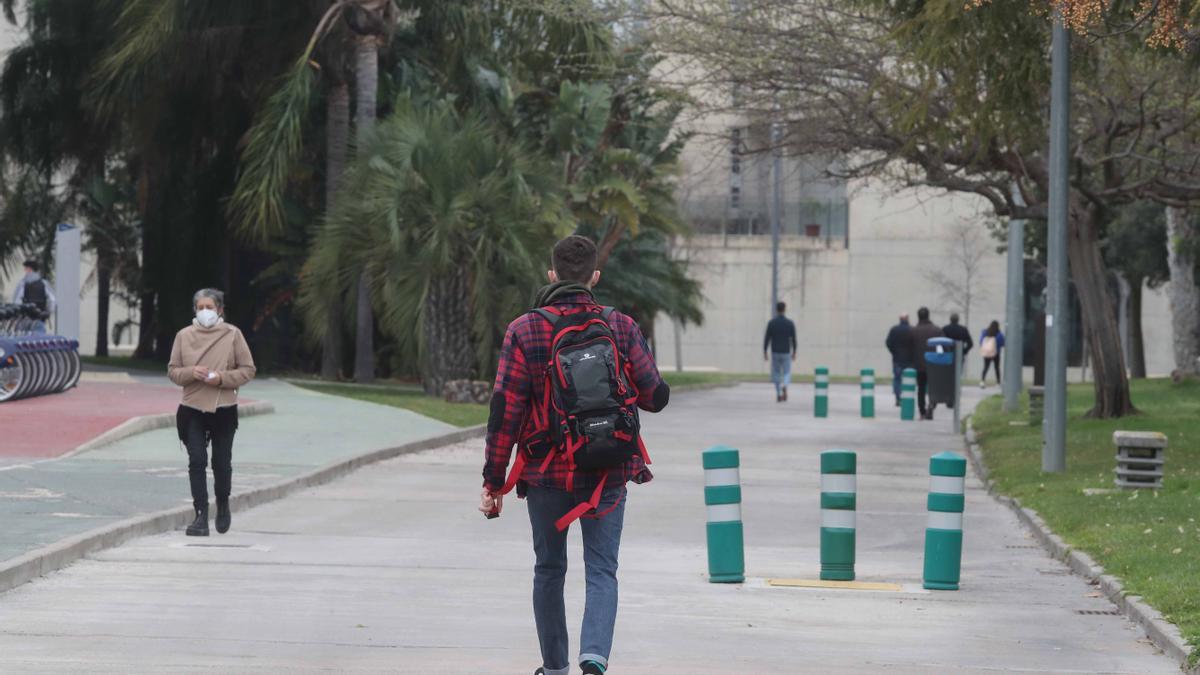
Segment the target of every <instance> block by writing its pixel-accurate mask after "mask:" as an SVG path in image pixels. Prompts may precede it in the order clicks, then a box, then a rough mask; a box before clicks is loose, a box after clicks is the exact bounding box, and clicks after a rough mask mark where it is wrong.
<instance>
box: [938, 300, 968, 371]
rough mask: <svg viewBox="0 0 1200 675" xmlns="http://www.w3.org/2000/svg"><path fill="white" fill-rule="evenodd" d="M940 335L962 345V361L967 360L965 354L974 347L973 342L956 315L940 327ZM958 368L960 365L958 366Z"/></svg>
mask: <svg viewBox="0 0 1200 675" xmlns="http://www.w3.org/2000/svg"><path fill="white" fill-rule="evenodd" d="M942 333H943V334H944V335H945V336H946V337H948V338H950V339H951V340H955V341H957V342H961V343H963V353H962V355H963V361H964V362H965V361H966V360H967V353H968V352H970V351H971V347H974V346H975V341H974V340H972V339H971V331H970V329H968V328H967V327H966V326H964V325H962V324H960V323H959V322H958V313H957V312H956V313H954V314H951V315H950V323H949V324H947V325H945V326H943V327H942ZM958 365H959V366H960V367H961V366H962V364H961V363H960V364H958Z"/></svg>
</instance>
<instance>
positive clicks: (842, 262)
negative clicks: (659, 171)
mask: <svg viewBox="0 0 1200 675" xmlns="http://www.w3.org/2000/svg"><path fill="white" fill-rule="evenodd" d="M702 122H703V121H702ZM730 122H731V119H730V118H729V117H728V116H723V117H722V118H720V119H719V120H710V121H708V122H707V123H705V124H703V126H702V129H705V130H707V131H708V133H701V134H700V135H698V136H697V137H696V138H695V139H693V141H692V142H691V143H690V144H689V146H688V148H687V151H686V152H685V154H684V158H683V163H684V177H683V179H682V180H681V202H682V204H683V207H684V209H685V211H686V212H687V213H688V215H689V218H690V220H691V222H692V224H693V226H694V229H695V230H696V233H695V234H694V235H692V236H690V237H688V238H684V239H680V240H679V241H678V242H677V255H679V256H681V257H683V258H685V259H687V260H688V261H689V264H690V266H691V270H692V274H693V275H694V276H695V277H696V278H697V279H699V280H700V281H701V283H702V285H703V294H704V309H705V317H706V319H705V323H704V325H702V326H690V327H687V328H686V329H684V330H683V331H682V333H681V334H680V335H679V337H678V339H674V331H675V330H676V327H675V326H674V325H673V324H672V323H671V321H670V319H665V318H664V319H660V325H658V326H656V334H657V349H658V355H659V360H660V362H661V363H662V364H663V367H664V368H671V367H674V366H675V364H677V363H679V362H681V363H682V365H683V367H684V368H685V369H719V370H723V371H730V372H743V373H757V372H766V371H767V366H766V364H765V363H764V362H763V357H762V342H763V330H764V327H765V324H766V322H767V320H768V319H770V317H771V316H772V307H771V276H772V264H771V255H772V246H771V239H772V237H771V234H770V232H771V229H770V216H771V213H772V209H771V199H770V193H771V183H772V180H771V166H772V163H773V162H772V161H771V159H772V158H771V157H770V155H769V154H766V153H761V152H759V153H757V154H748V153H747V152H746V149H747V145H746V144H744V141H743V139H745V138H746V137H747V136H748V135H749V132H748V131H745V130H742V131H734V130H733V129H734V128H733V127H730V126H729V123H730ZM720 125H724V128H725V129H726V130H727V131H726V132H724V133H723V134H722V133H712V131H713V129H714V128H718V129H720V128H721V126H720ZM722 135H724V139H722ZM748 145H749V147H750V148H751V149H752V148H753V144H748ZM758 147H762V145H761V144H759V146H758ZM834 162H836V159H834V160H822V161H813V160H811V159H808V160H804V161H800V160H796V159H791V158H784V159H783V160H782V162H781V163H782V165H783V171H782V172H781V174H782V181H781V182H782V184H783V198H782V202H783V209H782V216H783V217H782V219H781V220H782V228H781V229H782V232H783V235H782V237H781V245H780V253H779V288H780V291H779V293H780V299H781V300H783V301H784V302H786V303H787V304H788V315H789V316H790V317H791V318H792V319H793V320H794V321H795V322H796V327H797V332H798V338H799V345H800V348H799V356H798V359H797V363H796V370H797V371H798V372H812V369H813V368H814V367H816V366H827V367H829V368H830V369H831V371H832V372H833V373H835V374H857V373H858V371H859V369H860V368H865V367H873V368H875V371H876V373H878V374H890V373H891V362H890V357H889V355H888V352H887V351H886V349H885V348H884V338H885V336H886V334H887V331H888V329H889V327H890V326H892V325H893V324H895V323H896V321H897V317H898V314H899V313H900V312H902V311H905V312H908V313H910V314H911V315H912V317H913V321H914V323H915V319H916V311H917V308H918V307H920V306H928V307H929V308H930V310H931V312H932V314H933V320H934V322H935V323H938V324H939V325H942V324H945V323H947V322H948V317H949V314H950V313H951V312H952V311H957V312H958V313H960V314H962V315H963V316H964V319H966V318H967V315H968V308H967V307H966V306H965V303H963V302H962V299H961V298H958V299H955V298H953V297H951V296H952V295H956V294H947V293H945V292H944V291H945V289H944V288H943V284H944V282H945V281H946V280H952V281H953V282H954V283H955V285H957V286H960V287H961V286H962V285H963V284H964V282H965V280H966V279H965V276H966V270H965V269H964V267H965V262H964V256H963V255H961V249H962V241H961V238H962V236H963V235H962V234H961V233H962V232H963V231H964V230H969V231H970V232H972V233H973V235H972V236H973V237H974V239H973V242H972V245H973V246H975V247H977V248H978V249H979V251H978V254H979V255H978V260H977V261H976V262H975V263H973V264H972V265H970V267H971V268H972V269H971V270H970V272H971V274H970V275H971V277H972V279H971V283H972V287H973V293H972V296H973V297H972V298H971V303H970V307H969V325H968V327H969V328H970V330H971V332H972V335H973V336H978V335H979V333H980V331H981V330H982V329H983V328H985V327H986V326H987V323H988V322H990V321H991V320H993V319H995V320H998V321H1000V323H1001V326H1002V328H1003V326H1004V318H1005V289H1006V267H1005V255H1004V254H1003V253H1001V252H999V251H998V249H999V248H1000V246H1001V243H1002V242H1000V241H998V240H996V239H995V238H993V237H991V236H990V234H989V233H988V231H987V228H986V222H987V220H988V219H989V218H994V216H990V215H989V211H988V206H987V204H986V202H984V200H982V199H981V198H977V197H974V196H971V195H963V194H947V193H944V192H940V191H934V190H919V189H899V188H897V187H896V185H894V184H889V183H888V182H887V181H884V180H873V181H862V180H855V181H851V182H849V183H847V182H844V181H838V180H831V179H829V178H827V177H826V175H825V174H826V172H825V171H824V166H830V165H835V164H833V163H834ZM1026 266H1027V269H1028V268H1031V267H1034V265H1033V263H1032V262H1031V261H1027V265H1026ZM1028 276H1029V273H1027V278H1028ZM1039 292H1040V286H1036V285H1034V286H1030V285H1027V293H1029V294H1031V295H1032V296H1034V297H1032V298H1031V300H1032V301H1033V302H1036V301H1037V298H1036V295H1037V294H1038V293H1039ZM957 295H961V293H958V294H957ZM1143 302H1144V306H1143V326H1144V335H1145V345H1146V362H1147V370H1148V372H1149V373H1151V374H1165V373H1168V372H1169V371H1170V370H1171V367H1172V365H1171V364H1172V361H1171V359H1172V356H1171V347H1170V345H1171V335H1170V320H1169V310H1168V307H1167V302H1166V299H1165V296H1164V295H1163V293H1162V292H1161V291H1155V290H1150V289H1147V290H1146V292H1145V295H1144V300H1143ZM1027 304H1028V303H1027ZM1076 311H1077V308H1076ZM1077 320H1078V319H1077V318H1076V321H1077ZM1030 323H1031V321H1030ZM1031 330H1032V327H1031V328H1030V331H1031ZM1027 335H1029V336H1030V338H1029V339H1027V342H1028V343H1032V341H1033V340H1032V338H1031V333H1030V332H1028V331H1027ZM1076 342H1077V344H1076V345H1075V347H1074V352H1075V354H1076V355H1077V357H1078V354H1080V353H1082V351H1083V350H1082V348H1081V340H1079V339H1078V338H1077V340H1076ZM677 343H678V345H679V348H680V350H679V352H678V353H677V351H676V344H677ZM1027 354H1030V352H1029V351H1027ZM1006 356H1007V355H1006ZM981 367H982V362H981V360H980V358H979V356H978V353H977V351H976V352H973V353H972V354H971V355H970V356H969V358H968V361H967V374H968V375H969V376H973V377H978V375H979V371H980V369H981Z"/></svg>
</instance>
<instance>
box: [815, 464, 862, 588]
mask: <svg viewBox="0 0 1200 675" xmlns="http://www.w3.org/2000/svg"><path fill="white" fill-rule="evenodd" d="M857 472H858V462H857V457H856V455H855V454H854V453H853V452H851V451H849V450H826V451H825V452H822V453H821V578H822V579H825V580H828V581H854V536H855V522H854V515H855V513H854V512H855V508H856V506H857V504H856V502H857V501H858V494H857V493H858V489H857V482H856V477H857Z"/></svg>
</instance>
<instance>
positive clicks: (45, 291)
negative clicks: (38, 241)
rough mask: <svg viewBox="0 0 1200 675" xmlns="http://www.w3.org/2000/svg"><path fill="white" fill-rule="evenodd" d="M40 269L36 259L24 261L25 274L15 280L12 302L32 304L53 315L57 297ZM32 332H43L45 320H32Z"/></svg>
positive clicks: (44, 330)
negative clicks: (15, 287) (15, 286)
mask: <svg viewBox="0 0 1200 675" xmlns="http://www.w3.org/2000/svg"><path fill="white" fill-rule="evenodd" d="M40 271H41V265H39V264H38V261H36V260H26V261H25V276H24V277H22V278H21V280H20V281H19V282H17V290H16V291H15V292H14V293H13V303H15V304H18V305H20V304H23V303H25V304H30V305H34V306H36V307H37V308H38V309H40V310H41V311H43V312H45V313H46V315H53V314H54V308H55V306H56V305H57V304H58V299H57V298H55V297H54V289H53V288H50V284H49V282H47V281H46V280H45V279H43V278H42V276H41V275H40V274H39V272H40ZM33 332H35V333H45V332H46V322H45V320H42V319H38V320H37V321H36V322H34V327H33Z"/></svg>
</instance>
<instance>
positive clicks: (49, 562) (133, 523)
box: [0, 425, 486, 593]
mask: <svg viewBox="0 0 1200 675" xmlns="http://www.w3.org/2000/svg"><path fill="white" fill-rule="evenodd" d="M485 431H486V427H485V426H483V425H480V426H476V427H468V428H466V429H461V430H459V431H455V432H451V433H448V434H443V435H441V436H434V437H432V438H426V439H424V440H420V441H413V442H412V443H406V444H404V445H400V446H395V447H391V448H383V449H380V450H373V451H371V452H366V453H363V454H361V455H357V456H354V457H350V458H349V459H343V460H338V461H335V462H332V463H330V464H326V465H325V466H323V467H321V468H318V469H315V470H313V471H310V472H308V473H305V474H301V475H299V476H295V477H292V478H288V479H285V480H282V481H279V482H277V483H274V484H272V485H267V486H264V487H260V488H257V489H254V490H250V491H249V492H245V493H242V494H238V495H234V496H233V497H232V498H231V499H230V500H229V501H230V507H231V508H233V509H234V510H236V511H245V510H247V509H251V508H253V507H255V506H259V505H261V504H265V503H267V502H272V501H275V500H277V499H282V498H283V497H286V496H288V495H290V494H292V493H294V492H298V491H300V490H303V489H305V488H310V487H315V486H317V485H324V484H325V483H329V482H332V481H334V480H337V479H338V478H341V477H343V476H345V475H347V474H349V473H351V472H353V471H355V470H357V469H360V468H362V467H364V466H367V465H368V464H374V463H376V462H382V461H384V460H388V459H393V458H395V457H399V456H401V455H409V454H413V453H417V452H422V451H425V450H432V449H434V448H439V447H442V446H444V445H451V444H453V443H459V442H462V441H467V440H471V439H473V438H478V437H480V436H482V435H483V434H484V432H485ZM193 515H194V514H193V511H192V507H191V506H178V507H175V508H171V509H166V510H163V511H157V512H155V513H148V514H142V515H138V516H133V517H131V518H127V519H125V520H122V521H120V522H117V523H113V524H111V525H107V526H105V527H100V528H96V529H94V530H91V531H89V532H84V533H83V534H80V535H76V536H74V537H70V538H68V539H64V540H62V541H59V542H56V543H54V544H50V545H49V546H43V547H42V548H39V549H37V550H34V551H30V552H29V553H26V554H24V555H22V556H19V557H17V558H14V559H12V560H10V561H8V562H5V563H0V593H3V592H4V591H7V590H10V589H12V588H15V587H17V586H20V585H22V584H24V583H26V582H29V581H33V580H34V579H37V578H39V577H42V576H45V575H46V574H49V573H50V572H54V571H57V570H60V569H62V568H64V567H66V566H68V565H70V564H71V563H73V562H75V561H76V560H79V559H80V558H83V557H85V556H87V555H90V554H92V553H96V552H98V551H102V550H104V549H107V548H113V547H115V546H120V545H121V544H123V543H125V542H127V541H129V540H131V539H136V538H138V537H145V536H148V535H152V534H162V533H163V532H170V531H171V530H177V529H180V528H182V527H184V526H186V525H187V524H188V522H189V521H190V520H191V519H192V518H193Z"/></svg>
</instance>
